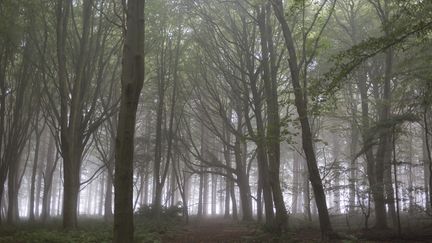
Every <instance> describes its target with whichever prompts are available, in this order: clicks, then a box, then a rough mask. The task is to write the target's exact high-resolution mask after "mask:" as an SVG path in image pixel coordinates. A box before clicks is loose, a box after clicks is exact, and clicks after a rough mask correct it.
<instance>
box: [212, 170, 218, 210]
mask: <svg viewBox="0 0 432 243" xmlns="http://www.w3.org/2000/svg"><path fill="white" fill-rule="evenodd" d="M217 184H218V179H217V175H216V174H212V175H211V192H212V193H211V214H212V215H216V204H217V201H216V195H217V194H216V193H217Z"/></svg>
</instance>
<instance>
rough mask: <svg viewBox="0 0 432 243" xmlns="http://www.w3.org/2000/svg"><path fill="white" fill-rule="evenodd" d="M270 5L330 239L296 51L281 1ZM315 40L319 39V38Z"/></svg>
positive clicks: (324, 227)
mask: <svg viewBox="0 0 432 243" xmlns="http://www.w3.org/2000/svg"><path fill="white" fill-rule="evenodd" d="M326 2H327V1H325V2H324V3H323V5H324V4H325V3H326ZM271 4H272V6H273V9H274V12H275V15H276V18H277V19H278V21H279V23H280V25H281V27H282V33H283V36H284V39H285V47H286V48H287V50H288V55H289V59H288V62H289V67H290V74H291V83H292V86H293V89H294V96H295V106H296V108H297V113H298V115H299V120H300V124H301V131H302V145H303V150H304V152H305V156H306V162H307V166H308V171H309V179H310V181H311V184H312V188H313V191H314V195H315V201H316V203H317V207H318V213H319V221H320V228H321V234H322V236H323V238H328V237H332V235H333V234H334V233H333V229H332V226H331V223H330V217H329V213H328V209H327V203H326V197H325V194H324V189H323V185H322V181H321V176H320V173H319V170H318V163H317V159H316V156H315V152H314V146H313V140H312V132H311V127H310V123H309V118H308V117H309V115H308V108H307V96H306V89H307V87H302V86H301V83H300V70H301V66H300V65H299V63H298V59H297V51H296V47H295V45H294V39H293V36H292V32H291V28H290V27H289V25H288V22H287V20H286V18H285V13H284V8H283V4H282V1H281V0H272V1H271ZM324 27H325V25H324ZM324 27H323V28H324ZM317 39H319V37H318V38H317ZM317 41H318V40H317ZM303 58H304V59H303V61H306V60H307V59H308V57H306V56H304V57H303ZM303 65H305V66H306V67H307V64H304V63H303Z"/></svg>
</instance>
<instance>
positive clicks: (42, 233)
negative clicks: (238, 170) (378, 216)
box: [0, 217, 432, 243]
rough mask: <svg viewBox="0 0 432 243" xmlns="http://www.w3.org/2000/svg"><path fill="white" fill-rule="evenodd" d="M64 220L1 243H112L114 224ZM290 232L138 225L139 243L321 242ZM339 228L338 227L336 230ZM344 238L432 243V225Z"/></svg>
mask: <svg viewBox="0 0 432 243" xmlns="http://www.w3.org/2000/svg"><path fill="white" fill-rule="evenodd" d="M60 222H61V221H60V219H54V220H53V221H52V222H50V223H49V224H48V225H43V224H29V223H25V222H23V223H21V224H19V225H16V226H14V227H4V225H3V226H0V243H3V242H5V243H27V242H29V243H33V242H41V243H42V242H52V243H62V242H77V243H78V242H79V243H90V242H92V243H99V242H111V240H112V225H111V224H110V223H104V222H103V220H102V219H100V218H85V219H81V220H80V223H79V224H80V227H79V229H78V230H76V231H63V230H61V228H60V225H61V223H60ZM292 223H293V224H291V226H290V230H289V232H288V233H286V234H284V235H282V236H280V237H277V236H276V235H274V234H271V233H269V232H267V231H266V230H265V228H264V227H263V226H262V225H259V224H257V223H238V222H234V221H232V220H227V219H224V218H223V217H209V218H204V219H200V220H197V219H194V218H192V219H191V220H190V222H189V223H188V224H185V223H184V222H182V221H181V220H180V221H178V220H175V221H169V222H168V221H163V222H159V223H157V222H154V221H153V220H149V221H143V222H136V227H135V242H137V243H144V242H151V243H158V242H160V243H259V242H281V243H284V242H287V243H294V242H298V243H302V242H321V234H320V231H319V229H318V228H317V227H316V225H312V226H305V225H298V224H294V222H292ZM336 228H338V227H336ZM337 232H338V233H339V235H340V236H342V238H343V239H341V240H334V241H331V242H341V243H351V242H352V243H354V242H359V243H375V242H384V243H385V242H432V225H430V226H429V225H423V226H421V227H411V228H410V229H408V228H405V229H404V232H403V234H402V235H401V236H398V235H397V233H396V232H395V231H393V230H387V231H379V232H377V231H371V230H368V231H366V230H360V229H358V230H352V231H348V230H344V229H341V228H339V229H337Z"/></svg>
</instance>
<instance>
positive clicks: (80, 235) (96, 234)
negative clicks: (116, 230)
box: [0, 228, 112, 243]
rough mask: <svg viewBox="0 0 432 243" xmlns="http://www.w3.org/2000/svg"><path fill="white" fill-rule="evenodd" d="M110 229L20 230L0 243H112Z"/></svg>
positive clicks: (5, 237) (1, 239) (2, 238)
mask: <svg viewBox="0 0 432 243" xmlns="http://www.w3.org/2000/svg"><path fill="white" fill-rule="evenodd" d="M111 234H112V233H111V230H110V228H107V229H106V230H99V231H88V230H78V231H56V230H48V229H39V230H35V231H21V230H18V231H16V232H15V233H14V234H12V235H8V236H4V237H0V242H29V243H57V242H58V243H61V242H71V243H72V242H82V243H91V242H94V243H96V242H111V241H112V239H111V238H112V235H111Z"/></svg>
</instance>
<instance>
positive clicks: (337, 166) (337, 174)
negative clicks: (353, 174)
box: [332, 133, 341, 214]
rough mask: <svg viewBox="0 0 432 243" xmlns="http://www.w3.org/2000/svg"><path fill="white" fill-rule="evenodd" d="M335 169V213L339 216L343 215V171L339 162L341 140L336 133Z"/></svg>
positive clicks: (334, 145) (334, 148)
mask: <svg viewBox="0 0 432 243" xmlns="http://www.w3.org/2000/svg"><path fill="white" fill-rule="evenodd" d="M332 136H333V163H334V165H333V167H334V168H335V173H334V187H335V188H334V190H333V191H334V199H333V200H334V207H335V212H336V213H337V214H339V213H341V203H340V200H341V198H340V170H341V165H340V161H339V152H340V147H339V146H340V144H339V140H338V139H339V138H338V137H337V135H336V134H335V133H334V134H333V135H332Z"/></svg>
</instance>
